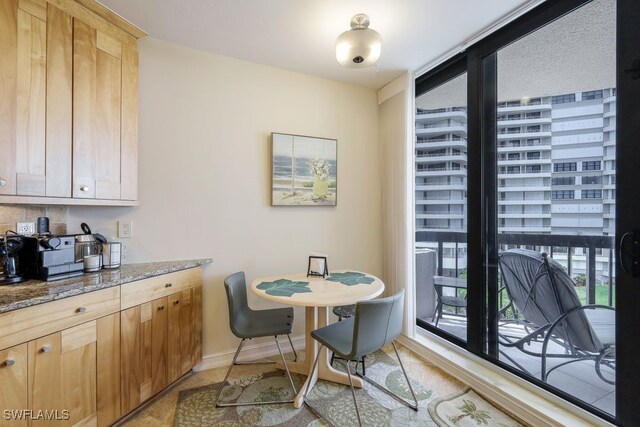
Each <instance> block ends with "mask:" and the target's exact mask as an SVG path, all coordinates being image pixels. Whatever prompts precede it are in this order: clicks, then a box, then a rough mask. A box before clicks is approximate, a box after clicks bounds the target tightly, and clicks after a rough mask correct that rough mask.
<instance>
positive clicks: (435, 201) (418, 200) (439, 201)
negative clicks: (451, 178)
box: [415, 196, 467, 206]
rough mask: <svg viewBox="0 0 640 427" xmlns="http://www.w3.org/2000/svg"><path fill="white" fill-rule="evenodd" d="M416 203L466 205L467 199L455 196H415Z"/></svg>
mask: <svg viewBox="0 0 640 427" xmlns="http://www.w3.org/2000/svg"><path fill="white" fill-rule="evenodd" d="M415 201H416V205H455V206H459V205H462V206H466V204H467V199H463V198H457V199H449V198H435V197H428V196H427V197H416V198H415Z"/></svg>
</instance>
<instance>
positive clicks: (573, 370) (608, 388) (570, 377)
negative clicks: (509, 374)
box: [423, 312, 616, 415]
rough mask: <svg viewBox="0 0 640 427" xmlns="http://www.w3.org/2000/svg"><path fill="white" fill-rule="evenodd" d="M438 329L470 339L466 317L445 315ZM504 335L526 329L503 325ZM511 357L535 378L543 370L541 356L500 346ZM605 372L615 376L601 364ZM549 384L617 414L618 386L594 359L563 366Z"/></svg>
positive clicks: (502, 358)
mask: <svg viewBox="0 0 640 427" xmlns="http://www.w3.org/2000/svg"><path fill="white" fill-rule="evenodd" d="M423 320H424V321H426V322H427V323H429V324H432V325H433V322H431V318H429V319H423ZM438 328H439V329H442V330H443V331H445V332H447V333H449V334H451V335H454V336H456V337H458V338H460V339H462V340H465V341H466V338H467V319H466V317H463V316H454V315H452V314H447V313H446V312H445V314H444V315H443V316H442V318H441V319H440V321H439V322H438ZM500 332H501V333H502V334H508V335H511V336H523V335H524V334H525V332H524V328H522V327H521V326H517V325H513V324H510V325H502V326H501V327H500ZM540 348H541V345H538V344H533V345H532V346H531V347H530V350H532V351H539V350H540ZM500 350H502V351H503V352H504V353H505V354H506V355H507V356H508V357H510V358H511V359H513V360H515V361H516V362H517V363H518V364H520V365H521V366H522V367H524V368H525V369H526V370H527V371H529V373H530V374H531V375H533V376H535V377H536V378H538V379H539V378H540V372H541V358H540V357H536V356H530V355H527V354H525V353H523V352H522V351H520V350H518V349H517V348H508V347H504V346H500ZM562 351H563V350H562V347H560V346H559V345H557V344H551V345H549V352H555V353H561V352H562ZM564 360H566V359H554V358H548V359H547V364H548V368H547V369H549V368H551V367H553V366H556V365H558V364H560V363H562V361H564ZM500 361H502V362H504V363H506V364H508V365H511V366H513V367H514V368H516V369H519V368H518V367H517V366H516V365H515V364H514V363H513V362H511V361H510V360H509V359H508V358H507V357H505V356H503V355H502V354H500ZM602 372H603V375H604V376H605V378H611V379H613V377H614V375H615V372H613V370H611V369H609V368H607V367H604V366H603V367H602ZM547 382H548V384H550V385H552V386H554V387H556V388H558V389H559V390H562V391H564V392H565V393H567V394H569V395H572V396H574V397H576V398H578V399H580V400H582V401H584V402H585V403H587V404H589V405H591V406H594V407H596V408H598V409H600V410H602V411H604V412H607V413H609V414H612V415H615V413H616V411H615V398H616V390H615V385H610V384H607V383H606V382H604V381H602V380H601V379H600V378H599V377H598V376H597V375H596V372H595V367H594V362H592V361H580V362H575V363H571V364H569V365H566V366H562V367H560V368H558V369H556V370H554V371H553V372H551V374H549V377H548V381H547Z"/></svg>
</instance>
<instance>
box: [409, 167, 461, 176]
mask: <svg viewBox="0 0 640 427" xmlns="http://www.w3.org/2000/svg"><path fill="white" fill-rule="evenodd" d="M415 174H416V176H466V175H467V170H466V169H452V168H436V169H429V170H417V171H416V172H415Z"/></svg>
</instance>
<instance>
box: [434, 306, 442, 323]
mask: <svg viewBox="0 0 640 427" xmlns="http://www.w3.org/2000/svg"><path fill="white" fill-rule="evenodd" d="M434 316H436V324H435V326H436V327H437V326H438V322H439V321H440V319H442V304H440V303H438V307H437V308H436V313H435V314H434ZM432 322H433V320H432Z"/></svg>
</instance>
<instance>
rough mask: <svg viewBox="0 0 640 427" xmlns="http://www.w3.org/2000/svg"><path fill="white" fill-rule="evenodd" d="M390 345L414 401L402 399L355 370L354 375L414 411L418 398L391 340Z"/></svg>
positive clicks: (416, 408) (416, 407)
mask: <svg viewBox="0 0 640 427" xmlns="http://www.w3.org/2000/svg"><path fill="white" fill-rule="evenodd" d="M391 345H393V351H395V353H396V357H397V358H398V362H399V363H400V369H402V373H403V374H404V379H405V380H406V381H407V385H408V386H409V391H411V396H413V402H414V403H413V404H411V403H409V402H407V401H406V400H404V399H403V398H402V397H400V396H398V395H397V394H395V393H392V392H391V391H389V390H388V389H387V388H385V387H383V386H381V385H380V384H378V383H377V382H375V381H373V380H372V379H370V378H369V377H367V376H364V375H360V374H358V373H357V372H356V375H358V376H359V377H360V378H362V379H363V380H365V381H366V382H368V383H369V384H371V385H373V386H375V387H376V388H378V389H379V390H381V391H383V392H385V393H386V394H388V395H389V396H391V397H393V398H394V399H396V400H397V401H398V402H400V403H402V404H403V405H406V406H408V407H409V408H411V409H413V410H414V411H417V410H418V399H417V398H416V394H415V393H414V391H413V387H411V382H410V381H409V376H408V375H407V371H405V369H404V365H403V364H402V359H400V354H399V353H398V349H397V348H396V344H395V343H394V342H393V341H391Z"/></svg>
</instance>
